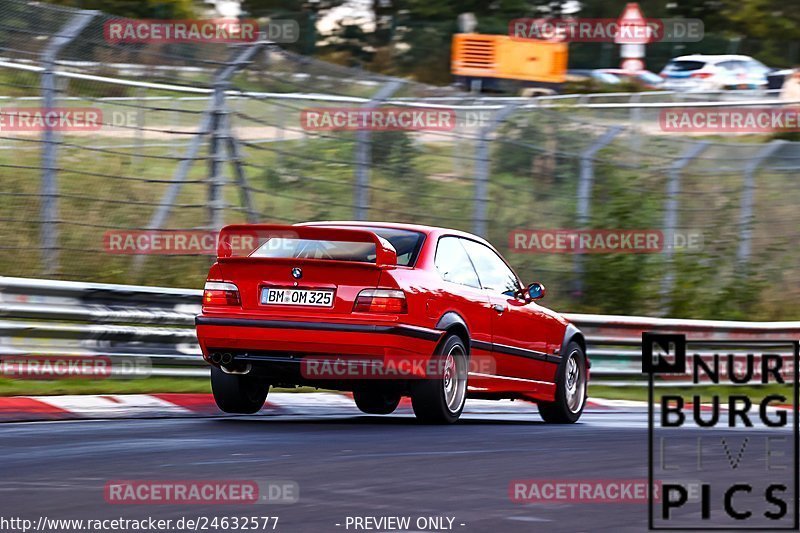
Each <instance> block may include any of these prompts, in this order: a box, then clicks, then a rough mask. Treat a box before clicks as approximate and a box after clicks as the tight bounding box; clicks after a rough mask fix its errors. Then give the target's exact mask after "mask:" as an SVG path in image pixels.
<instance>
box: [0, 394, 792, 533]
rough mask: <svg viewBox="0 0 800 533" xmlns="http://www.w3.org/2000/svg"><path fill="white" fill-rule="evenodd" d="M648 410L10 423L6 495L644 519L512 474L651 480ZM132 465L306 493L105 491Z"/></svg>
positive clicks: (339, 526) (335, 524) (337, 527)
mask: <svg viewBox="0 0 800 533" xmlns="http://www.w3.org/2000/svg"><path fill="white" fill-rule="evenodd" d="M646 420H647V418H646V412H645V411H643V410H641V409H639V410H621V411H615V412H613V413H610V412H588V413H585V414H584V416H583V418H582V419H581V421H580V422H579V423H578V424H576V425H571V426H554V425H546V424H544V423H542V422H540V420H539V418H538V416H537V415H536V413H535V408H533V407H532V408H531V414H530V416H525V415H524V414H513V415H502V414H479V413H473V414H465V415H464V416H463V417H462V419H461V420H460V421H459V423H457V424H456V425H454V426H449V427H438V426H425V425H420V424H418V423H417V422H416V421H415V420H414V418H413V417H412V416H411V415H409V414H407V413H401V414H395V415H391V416H386V417H379V416H367V415H361V414H354V413H353V412H351V411H343V412H340V413H336V412H333V413H330V414H326V415H319V414H314V415H311V416H297V415H290V416H269V417H264V416H258V417H235V418H225V417H204V418H184V419H135V420H85V421H59V422H26V423H6V424H2V425H0V449H1V450H2V477H1V478H0V491H2V494H1V495H0V501H2V507H3V509H4V511H3V513H2V514H3V515H4V516H6V517H8V516H17V517H26V518H30V519H32V520H34V522H35V521H36V520H38V518H39V517H40V516H42V515H44V516H47V517H49V518H77V519H90V518H91V519H99V518H118V517H125V518H135V519H143V518H146V517H149V516H153V517H158V518H172V519H174V520H177V519H179V518H181V517H198V516H207V517H213V516H235V515H239V516H278V517H279V522H278V525H277V528H276V529H275V531H287V532H293V531H323V532H325V531H355V530H358V529H354V527H353V526H350V527H347V526H346V519H347V517H348V516H350V517H353V516H362V517H364V516H410V517H412V524H413V520H416V519H417V518H418V517H451V518H453V522H452V529H451V530H453V531H487V532H505V531H644V530H646V528H647V506H646V504H644V503H535V504H534V503H515V502H513V501H512V500H511V498H510V493H509V486H510V483H511V481H512V480H518V479H532V478H535V479H553V480H561V479H639V480H646V479H647V464H648V463H647V430H646ZM694 431H695V432H696V433H697V430H694ZM756 432H757V430H756ZM697 434H699V433H697ZM787 434H788V433H787ZM123 479H161V480H177V479H184V480H197V479H223V480H224V479H283V480H293V481H295V482H296V483H297V484H299V489H300V494H299V500H298V501H297V502H296V503H293V504H283V505H253V504H251V505H241V504H239V505H163V504H162V505H152V504H150V505H112V504H109V503H107V502H106V501H105V499H104V486H105V484H106V483H107V482H108V481H109V480H123ZM176 530H177V529H176ZM270 530H271V529H270ZM360 530H361V531H363V530H366V529H360ZM371 530H373V531H388V530H390V529H388V528H384V529H378V528H376V529H371ZM408 530H410V531H418V530H419V529H417V528H416V527H410V528H408ZM436 530H437V531H443V530H446V529H436ZM209 531H213V530H211V529H209Z"/></svg>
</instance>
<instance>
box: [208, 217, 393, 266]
mask: <svg viewBox="0 0 800 533" xmlns="http://www.w3.org/2000/svg"><path fill="white" fill-rule="evenodd" d="M273 237H283V238H293V239H308V240H324V241H338V242H365V243H372V244H374V245H375V264H376V265H377V266H394V265H396V264H397V251H396V250H395V249H394V247H393V246H392V245H391V244H390V243H389V241H387V240H385V239H383V238H381V237H379V236H378V235H377V234H375V233H373V232H371V231H367V230H363V229H342V228H326V227H322V226H288V225H281V224H234V225H231V226H225V227H224V228H222V230H221V231H220V232H219V239H218V240H217V258H219V259H225V258H232V257H234V254H233V250H234V249H236V248H237V247H241V239H244V238H251V239H255V242H260V241H261V240H262V239H264V238H273Z"/></svg>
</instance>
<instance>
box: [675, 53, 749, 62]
mask: <svg viewBox="0 0 800 533" xmlns="http://www.w3.org/2000/svg"><path fill="white" fill-rule="evenodd" d="M751 59H753V58H752V57H750V56H743V55H739V54H719V55H713V54H691V55H688V56H680V57H673V58H672V61H705V62H706V63H719V62H721V61H748V60H751Z"/></svg>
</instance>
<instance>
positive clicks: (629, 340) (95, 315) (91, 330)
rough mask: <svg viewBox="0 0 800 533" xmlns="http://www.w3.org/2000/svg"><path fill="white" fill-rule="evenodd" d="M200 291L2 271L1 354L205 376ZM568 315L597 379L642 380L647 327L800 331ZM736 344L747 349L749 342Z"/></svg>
mask: <svg viewBox="0 0 800 533" xmlns="http://www.w3.org/2000/svg"><path fill="white" fill-rule="evenodd" d="M201 295H202V291H200V290H193V289H174V288H162V287H146V286H137V285H110V284H102V283H81V282H71V281H52V280H40V279H29V278H13V277H3V276H0V355H24V354H37V355H82V356H105V357H109V358H110V359H111V360H112V362H113V361H114V360H115V359H119V360H131V359H134V360H135V359H137V358H139V359H141V358H147V360H148V361H149V363H150V365H151V369H150V373H151V374H152V375H166V376H195V375H196V376H205V375H208V368H207V367H206V366H205V363H204V362H203V361H202V359H201V358H200V347H199V346H198V344H197V340H196V337H195V332H194V317H195V315H197V314H198V313H199V312H200V298H201ZM565 316H566V317H567V318H568V319H569V320H570V321H572V322H573V323H575V324H576V325H577V326H578V327H579V328H580V329H581V331H583V333H584V335H585V336H586V340H587V345H588V346H587V352H588V354H589V356H590V358H591V359H592V362H593V364H592V375H593V382H595V383H612V384H619V385H624V384H627V385H641V384H642V383H643V380H642V374H641V338H642V332H644V331H655V332H661V333H683V334H686V335H687V337H688V338H690V339H692V340H698V341H699V340H708V341H710V340H736V341H742V342H744V343H746V341H760V340H779V339H780V340H792V341H794V340H797V339H800V322H736V321H719V320H689V319H670V318H647V317H636V316H616V315H589V314H577V313H566V314H565ZM734 352H735V353H740V354H741V355H744V354H746V353H747V346H746V344H744V345H743V346H742V348H741V349H737V350H734ZM701 353H702V352H701Z"/></svg>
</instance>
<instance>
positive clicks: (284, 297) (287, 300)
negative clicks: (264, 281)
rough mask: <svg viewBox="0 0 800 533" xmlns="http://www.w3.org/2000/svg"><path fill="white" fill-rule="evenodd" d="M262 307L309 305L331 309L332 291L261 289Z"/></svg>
mask: <svg viewBox="0 0 800 533" xmlns="http://www.w3.org/2000/svg"><path fill="white" fill-rule="evenodd" d="M261 303H262V304H264V305H270V304H277V305H310V306H314V307H333V291H331V290H313V289H267V288H264V289H261Z"/></svg>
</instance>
